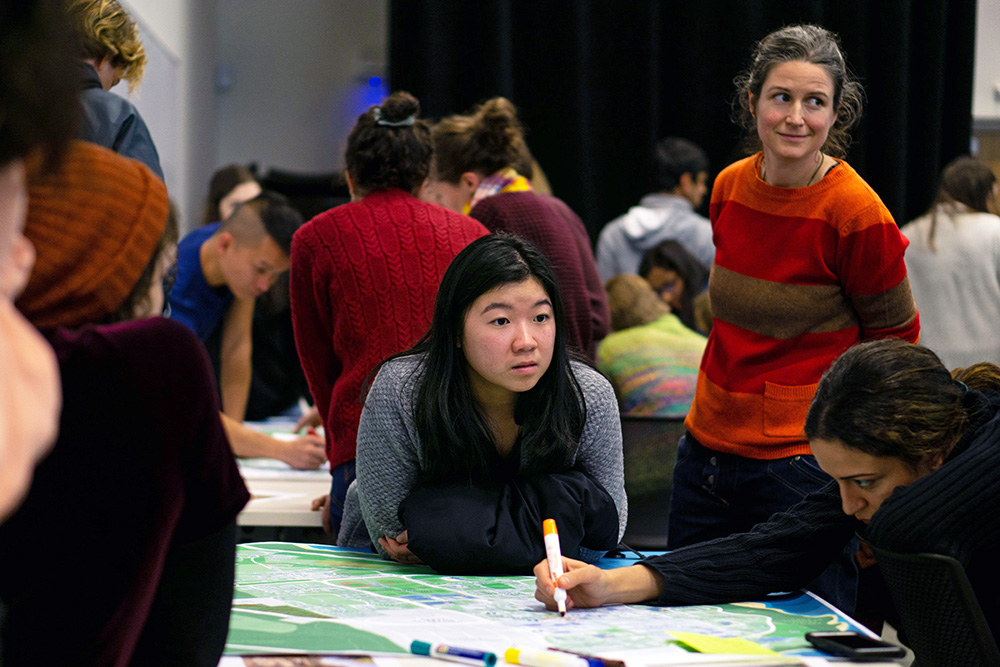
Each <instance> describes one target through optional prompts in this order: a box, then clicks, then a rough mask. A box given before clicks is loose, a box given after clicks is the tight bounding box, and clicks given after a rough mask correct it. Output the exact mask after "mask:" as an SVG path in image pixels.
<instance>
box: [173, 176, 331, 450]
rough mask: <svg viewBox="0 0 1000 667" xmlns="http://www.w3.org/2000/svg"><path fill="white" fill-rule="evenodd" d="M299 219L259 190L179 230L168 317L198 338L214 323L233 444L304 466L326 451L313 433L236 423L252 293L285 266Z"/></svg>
mask: <svg viewBox="0 0 1000 667" xmlns="http://www.w3.org/2000/svg"><path fill="white" fill-rule="evenodd" d="M301 224H302V217H301V216H300V215H299V214H298V212H297V211H295V209H293V208H292V207H290V206H289V205H288V203H287V202H286V201H285V198H284V197H282V196H281V195H278V194H276V193H273V192H262V193H261V194H260V195H258V196H257V197H254V198H253V199H251V200H250V201H248V202H245V203H243V204H241V205H240V206H238V207H237V208H236V209H235V210H234V212H233V213H232V215H230V216H229V217H228V218H226V219H225V220H223V221H222V222H219V223H214V224H211V225H204V226H203V227H199V228H198V229H196V230H194V231H193V232H191V233H190V234H188V235H187V236H185V237H184V238H183V239H182V240H181V242H180V243H179V244H178V246H177V275H176V282H175V284H174V286H173V289H172V290H171V293H170V299H169V317H170V318H171V319H174V320H177V321H179V322H181V323H183V324H185V325H187V326H188V327H189V328H191V330H193V331H194V332H195V333H196V334H198V337H199V338H201V339H202V341H204V340H206V339H207V338H208V337H209V336H210V335H211V334H212V333H213V332H215V331H216V329H219V328H220V327H221V341H222V345H221V350H220V354H219V357H220V359H219V366H220V368H219V390H220V393H221V396H222V415H223V423H224V424H225V426H226V432H227V434H228V435H229V439H230V444H232V446H233V452H234V453H235V454H236V455H237V456H266V457H269V458H276V459H280V460H282V461H285V462H286V463H288V464H289V465H291V466H292V467H294V468H302V469H308V468H316V467H318V466H319V465H320V464H321V463H322V462H323V461H324V460H325V458H326V455H325V446H324V442H323V440H322V439H321V438H319V437H318V436H316V435H308V434H307V435H305V436H303V437H300V438H298V439H296V440H294V441H290V442H288V441H282V440H277V439H275V438H272V437H270V436H267V435H265V434H263V433H258V432H256V431H253V430H251V429H248V428H246V427H244V426H242V424H241V422H242V420H243V418H244V413H245V411H246V405H247V397H248V396H249V393H250V379H251V375H252V362H251V358H252V357H251V355H252V351H253V337H252V324H253V312H254V301H255V299H256V298H257V297H258V296H259V295H261V294H263V293H264V292H266V291H267V290H268V289H269V288H270V287H271V285H272V284H274V281H275V280H276V279H277V277H278V276H279V275H280V274H281V273H283V272H285V271H287V270H288V265H289V259H288V252H289V248H290V247H291V242H292V235H293V234H294V233H295V230H297V229H298V228H299V226H300V225H301Z"/></svg>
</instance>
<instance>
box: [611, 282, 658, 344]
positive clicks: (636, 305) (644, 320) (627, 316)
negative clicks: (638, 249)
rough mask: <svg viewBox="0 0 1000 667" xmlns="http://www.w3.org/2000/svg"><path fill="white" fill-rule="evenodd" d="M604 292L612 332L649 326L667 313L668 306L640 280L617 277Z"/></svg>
mask: <svg viewBox="0 0 1000 667" xmlns="http://www.w3.org/2000/svg"><path fill="white" fill-rule="evenodd" d="M604 289H605V290H607V292H608V307H609V308H610V309H611V330H612V331H619V330H621V329H628V328H630V327H637V326H641V325H643V324H649V323H650V322H653V321H654V320H658V319H659V318H661V317H663V316H664V315H666V314H668V313H669V312H670V306H668V305H667V304H666V303H664V302H663V299H661V298H660V296H659V295H658V294H657V293H656V291H655V290H654V289H653V286H652V285H650V284H649V282H648V281H647V280H646V279H645V278H643V277H642V276H637V275H635V274H633V273H622V274H619V275H617V276H615V277H614V278H612V279H611V280H609V281H608V282H607V283H606V284H605V286H604Z"/></svg>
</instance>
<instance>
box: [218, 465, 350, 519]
mask: <svg viewBox="0 0 1000 667" xmlns="http://www.w3.org/2000/svg"><path fill="white" fill-rule="evenodd" d="M244 481H245V482H246V485H247V488H248V489H249V490H250V502H249V503H247V506H246V507H244V508H243V511H242V512H240V514H239V516H237V517H236V523H237V524H239V525H241V526H299V527H304V528H313V527H317V528H318V527H320V526H322V525H323V524H322V516H321V513H320V512H314V511H313V510H312V509H311V508H310V505H311V504H312V501H313V499H314V498H318V497H320V496H322V495H325V494H328V493H330V475H329V473H323V477H321V478H319V479H317V478H315V477H311V478H310V477H306V478H303V479H253V478H251V479H247V478H246V477H244Z"/></svg>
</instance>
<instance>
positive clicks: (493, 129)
mask: <svg viewBox="0 0 1000 667" xmlns="http://www.w3.org/2000/svg"><path fill="white" fill-rule="evenodd" d="M433 137H434V178H436V179H439V180H442V181H445V182H447V183H458V181H459V180H460V179H461V178H462V174H464V173H465V172H467V171H472V172H479V173H482V174H484V175H486V176H489V175H491V174H494V173H496V172H498V171H500V170H501V169H506V168H507V167H512V168H513V169H514V170H515V171H516V172H517V173H518V174H520V175H521V176H524V177H525V178H531V177H532V172H533V171H534V168H533V166H532V157H531V151H529V150H528V145H527V144H526V143H525V142H524V128H523V127H522V126H521V121H520V120H518V117H517V108H516V107H515V106H514V104H513V103H512V102H511V101H510V100H508V99H507V98H505V97H494V98H493V99H489V100H486V101H485V102H483V103H482V104H480V105H479V106H477V107H476V108H475V109H473V110H472V113H471V114H468V115H455V116H448V117H447V118H444V119H442V120H440V121H438V123H437V124H436V125H434V129H433Z"/></svg>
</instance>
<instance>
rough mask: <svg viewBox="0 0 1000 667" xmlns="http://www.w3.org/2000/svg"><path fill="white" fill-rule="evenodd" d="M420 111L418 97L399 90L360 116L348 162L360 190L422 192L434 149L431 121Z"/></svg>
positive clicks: (353, 133)
mask: <svg viewBox="0 0 1000 667" xmlns="http://www.w3.org/2000/svg"><path fill="white" fill-rule="evenodd" d="M419 115H420V102H418V101H417V98H415V97H414V96H413V95H411V94H409V93H407V92H405V91H398V92H395V93H393V94H392V95H390V96H389V97H388V98H387V99H386V100H385V101H384V102H382V104H381V105H380V106H374V107H371V108H370V109H368V111H366V112H364V113H363V114H361V115H360V116H358V122H357V123H356V124H355V125H354V129H352V130H351V134H350V135H349V136H348V137H347V151H346V154H345V162H346V164H347V171H348V172H349V173H350V175H351V178H352V179H353V180H354V187H355V188H356V189H357V190H358V191H359V193H361V194H367V193H368V192H371V191H372V190H389V189H391V188H399V189H401V190H405V191H406V192H409V193H411V194H413V195H416V194H417V192H419V190H420V186H421V185H423V182H424V179H426V178H427V174H428V173H429V172H430V168H431V155H432V154H433V152H434V148H433V144H432V143H431V128H430V125H429V124H428V123H427V121H426V120H421V119H420V118H418V116H419ZM411 119H412V120H411Z"/></svg>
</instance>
